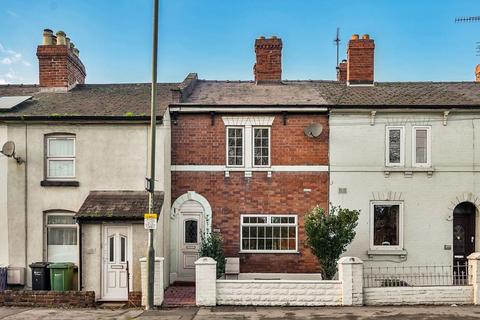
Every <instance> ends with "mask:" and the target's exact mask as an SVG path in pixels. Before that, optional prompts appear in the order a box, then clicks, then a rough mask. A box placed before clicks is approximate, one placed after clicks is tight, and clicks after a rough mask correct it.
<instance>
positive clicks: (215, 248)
mask: <svg viewBox="0 0 480 320" xmlns="http://www.w3.org/2000/svg"><path fill="white" fill-rule="evenodd" d="M200 257H210V258H212V259H214V260H215V261H217V279H218V278H221V277H222V276H223V274H224V273H225V253H224V252H223V238H222V235H221V234H220V233H209V234H208V235H207V236H202V242H201V243H200Z"/></svg>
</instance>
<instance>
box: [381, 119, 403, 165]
mask: <svg viewBox="0 0 480 320" xmlns="http://www.w3.org/2000/svg"><path fill="white" fill-rule="evenodd" d="M392 130H400V163H392V162H390V131H392ZM385 166H387V167H403V166H405V126H387V127H386V129H385Z"/></svg>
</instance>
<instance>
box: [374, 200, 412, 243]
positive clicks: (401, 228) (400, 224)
mask: <svg viewBox="0 0 480 320" xmlns="http://www.w3.org/2000/svg"><path fill="white" fill-rule="evenodd" d="M376 205H380V206H381V205H384V206H391V205H398V206H399V212H398V246H378V245H374V237H375V220H374V219H375V217H374V214H375V206H376ZM403 214H404V213H403V201H370V223H369V224H370V227H369V230H370V232H369V233H370V236H369V238H370V250H377V251H382V250H383V251H400V250H403V232H404V225H403Z"/></svg>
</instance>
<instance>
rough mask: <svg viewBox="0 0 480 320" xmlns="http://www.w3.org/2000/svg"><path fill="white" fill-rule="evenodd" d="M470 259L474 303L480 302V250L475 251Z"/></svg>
mask: <svg viewBox="0 0 480 320" xmlns="http://www.w3.org/2000/svg"><path fill="white" fill-rule="evenodd" d="M467 259H468V284H469V285H471V286H473V304H475V305H479V304H480V252H474V253H472V254H471V255H469V256H468V257H467Z"/></svg>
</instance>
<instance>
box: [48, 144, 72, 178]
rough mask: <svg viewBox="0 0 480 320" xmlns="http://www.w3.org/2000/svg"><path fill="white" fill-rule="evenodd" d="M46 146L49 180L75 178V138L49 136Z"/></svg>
mask: <svg viewBox="0 0 480 320" xmlns="http://www.w3.org/2000/svg"><path fill="white" fill-rule="evenodd" d="M46 144H47V146H46V147H47V150H46V151H47V154H46V159H45V160H46V170H47V179H72V178H75V137H74V136H49V137H47V139H46Z"/></svg>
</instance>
